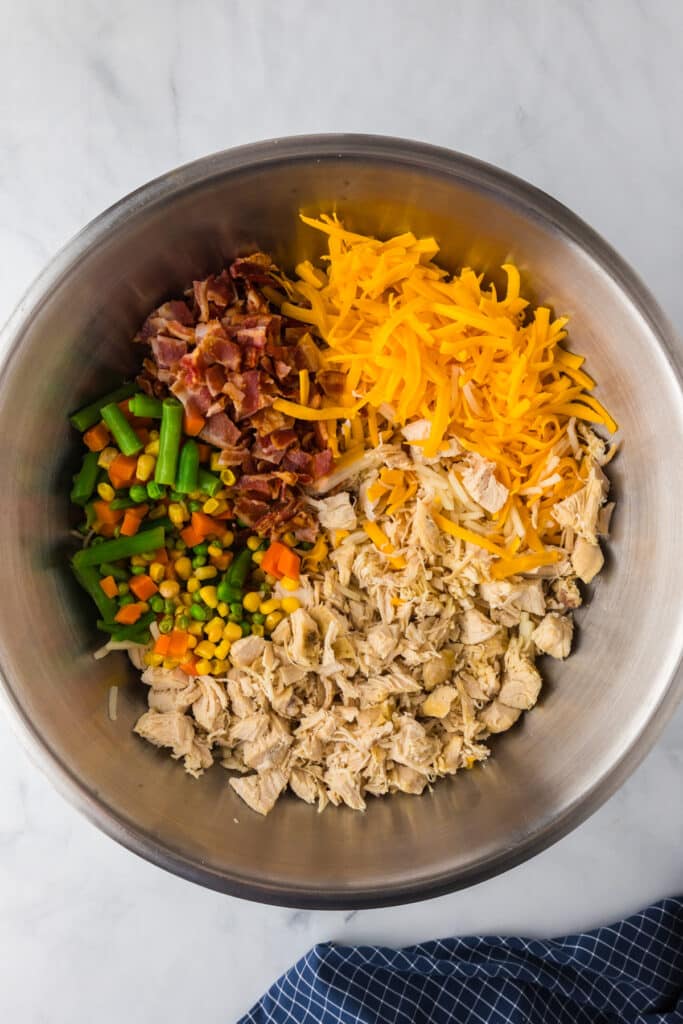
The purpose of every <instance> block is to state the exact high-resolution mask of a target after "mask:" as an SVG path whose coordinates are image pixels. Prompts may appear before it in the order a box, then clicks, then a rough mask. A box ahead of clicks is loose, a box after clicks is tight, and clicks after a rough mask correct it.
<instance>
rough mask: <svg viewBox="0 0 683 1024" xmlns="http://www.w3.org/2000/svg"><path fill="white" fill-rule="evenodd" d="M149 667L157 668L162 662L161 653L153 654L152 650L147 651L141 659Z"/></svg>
mask: <svg viewBox="0 0 683 1024" xmlns="http://www.w3.org/2000/svg"><path fill="white" fill-rule="evenodd" d="M142 660H143V661H144V663H145V665H147V666H148V667H149V668H159V666H160V665H161V664H162V663H163V660H164V656H163V654H154V652H153V651H147V652H146V653H145V656H144V657H143V659H142Z"/></svg>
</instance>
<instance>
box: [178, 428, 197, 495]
mask: <svg viewBox="0 0 683 1024" xmlns="http://www.w3.org/2000/svg"><path fill="white" fill-rule="evenodd" d="M198 476H199V445H198V444H197V442H196V441H193V440H192V439H190V440H188V441H186V442H185V444H184V445H183V447H182V451H181V452H180V459H179V461H178V477H177V480H176V485H175V486H176V490H177V491H179V492H180V493H181V494H191V493H192V492H193V491H196V490H197V489H198V488H197V480H198Z"/></svg>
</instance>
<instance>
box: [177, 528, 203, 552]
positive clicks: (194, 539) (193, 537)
mask: <svg viewBox="0 0 683 1024" xmlns="http://www.w3.org/2000/svg"><path fill="white" fill-rule="evenodd" d="M180 536H181V537H182V538H183V540H184V541H185V543H186V544H187V546H188V548H193V547H195V545H197V544H201V542H202V541H203V540H204V537H203V535H202V534H201V533H197V531H196V530H195V528H194V526H186V527H185V529H184V530H181V531H180Z"/></svg>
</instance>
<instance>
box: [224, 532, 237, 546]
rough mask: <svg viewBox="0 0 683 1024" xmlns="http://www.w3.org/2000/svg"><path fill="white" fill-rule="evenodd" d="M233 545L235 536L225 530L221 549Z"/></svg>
mask: <svg viewBox="0 0 683 1024" xmlns="http://www.w3.org/2000/svg"><path fill="white" fill-rule="evenodd" d="M234 543H235V534H234V533H233V532H232V530H226V531H225V533H224V534H223V547H224V548H229V547H232V545H233V544H234Z"/></svg>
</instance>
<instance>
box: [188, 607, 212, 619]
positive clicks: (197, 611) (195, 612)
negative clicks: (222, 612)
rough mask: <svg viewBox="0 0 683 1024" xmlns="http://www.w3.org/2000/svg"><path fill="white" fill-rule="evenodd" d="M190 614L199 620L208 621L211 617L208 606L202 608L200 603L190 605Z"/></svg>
mask: <svg viewBox="0 0 683 1024" xmlns="http://www.w3.org/2000/svg"><path fill="white" fill-rule="evenodd" d="M190 615H191V616H192V618H193V619H196V621H197V622H206V620H207V619H208V617H209V613H208V611H207V610H206V608H202V606H201V605H200V604H191V605H190Z"/></svg>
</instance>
